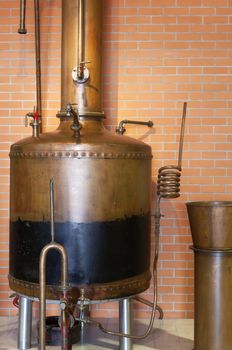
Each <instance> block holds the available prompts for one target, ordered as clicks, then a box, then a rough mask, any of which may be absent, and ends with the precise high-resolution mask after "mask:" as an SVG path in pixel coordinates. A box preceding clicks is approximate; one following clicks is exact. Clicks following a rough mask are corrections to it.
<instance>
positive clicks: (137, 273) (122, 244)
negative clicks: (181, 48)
mask: <svg viewBox="0 0 232 350" xmlns="http://www.w3.org/2000/svg"><path fill="white" fill-rule="evenodd" d="M101 13H102V1H99V0H85V1H81V0H63V1H62V71H61V110H60V112H58V114H57V117H58V118H59V119H60V124H59V127H58V129H57V130H55V131H54V132H49V133H39V128H38V125H39V122H40V119H39V118H40V116H39V117H38V115H37V114H36V117H35V114H34V115H32V122H31V125H32V128H33V136H32V137H27V138H25V139H23V140H20V141H18V142H16V143H15V144H13V145H12V147H11V151H10V160H11V166H10V273H9V283H10V287H11V288H12V289H13V290H14V291H16V292H17V293H19V294H21V295H24V296H27V297H38V296H39V257H40V253H41V251H42V249H43V247H44V246H45V245H47V244H48V243H49V242H50V237H51V236H50V211H49V179H50V178H53V179H54V189H55V198H54V208H55V215H54V218H55V223H54V225H55V241H56V242H57V243H58V244H61V245H62V246H63V247H64V248H65V249H66V251H67V254H68V262H69V265H68V282H69V285H70V286H71V290H70V294H71V295H72V297H73V298H74V299H76V300H77V299H78V298H79V296H80V290H82V291H83V290H84V294H85V297H86V298H88V299H90V300H102V299H111V298H121V297H124V296H130V295H134V294H137V293H140V292H143V291H144V290H146V289H147V288H148V287H149V282H150V277H151V276H150V271H149V266H150V217H151V212H150V192H151V159H152V153H151V148H150V147H149V146H148V145H146V144H145V143H143V142H140V141H137V140H134V139H132V138H129V137H126V136H122V135H116V134H113V133H110V132H109V131H108V130H106V129H105V127H104V125H103V120H104V113H103V111H102V89H101V84H102V71H101V40H102V39H101V26H102V23H101V22H102V15H101ZM36 110H38V108H36ZM30 116H31V115H30ZM60 270H61V261H60V257H59V254H58V252H56V251H54V250H53V251H50V252H49V253H48V256H47V269H46V276H47V286H46V298H48V299H51V300H55V299H59V295H60V291H59V285H60V284H61V281H60V276H61V272H60Z"/></svg>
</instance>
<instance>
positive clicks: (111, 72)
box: [0, 0, 232, 318]
mask: <svg viewBox="0 0 232 350" xmlns="http://www.w3.org/2000/svg"><path fill="white" fill-rule="evenodd" d="M60 3H61V1H55V0H51V1H48V0H47V1H46V0H41V49H42V52H41V54H42V74H43V78H42V97H43V118H44V125H45V126H46V128H45V129H46V130H51V129H54V127H55V125H57V120H56V118H55V114H56V111H57V110H58V109H59V100H60V29H61V28H60V14H61V10H60ZM32 5H33V3H32V1H28V7H29V8H28V11H27V23H28V24H27V27H28V34H27V36H19V35H17V28H18V13H19V1H13V0H7V1H0V230H1V231H0V272H1V273H0V315H9V314H14V313H15V311H14V309H13V307H12V304H11V302H10V301H9V299H8V296H9V294H10V291H9V289H8V285H7V266H8V214H9V212H8V206H9V203H8V198H9V197H8V194H9V159H8V152H9V147H10V145H11V143H13V142H14V141H16V140H18V139H19V138H22V137H24V136H25V135H28V134H30V133H31V130H29V129H26V128H25V127H24V115H25V113H27V112H28V111H31V110H32V109H33V106H34V103H35V102H34V100H35V92H34V91H35V75H34V73H35V69H34V35H33V30H34V29H33V11H32ZM231 6H232V1H231V0H105V1H104V9H105V13H104V73H103V74H104V77H103V79H104V87H105V98H104V110H105V112H106V115H107V121H106V126H107V127H108V128H111V129H112V130H114V128H115V125H116V124H117V123H118V121H119V120H121V119H124V118H128V119H129V118H131V119H136V120H148V119H150V120H152V121H153V122H154V128H153V129H152V130H150V131H149V130H148V129H146V128H145V127H133V126H128V127H127V135H129V136H133V137H135V138H139V139H141V140H143V141H145V142H147V143H149V144H150V145H151V146H152V148H153V153H154V159H153V181H154V183H155V182H156V177H157V170H158V168H159V167H161V166H163V165H167V164H176V163H177V156H178V140H179V131H180V121H181V114H182V107H183V102H184V101H187V102H188V111H187V115H188V117H187V122H186V124H187V125H186V135H185V144H184V153H183V171H182V177H181V197H180V198H179V199H175V200H164V201H162V213H163V214H164V215H165V217H164V218H163V219H162V229H161V242H160V243H161V244H160V261H159V304H160V305H161V306H162V307H163V309H164V312H165V317H170V318H171V317H173V318H175V317H176V318H178V317H183V318H186V317H192V316H193V254H192V252H191V251H190V250H189V245H190V244H191V236H190V230H189V225H188V220H187V216H186V209H185V204H184V203H185V202H186V201H194V200H230V199H231V192H232V180H231V174H232V160H231V158H232V146H231V141H232V136H231V134H232V118H231V106H232V102H231V97H232V93H231V84H232V59H231V54H232V40H231V39H232V24H231V23H232V7H231ZM154 188H155V185H154ZM146 297H148V298H149V299H151V298H152V288H151V290H150V291H149V292H148V293H146ZM135 310H136V315H137V316H138V315H139V316H141V317H145V316H146V317H147V316H148V309H147V308H146V307H143V306H142V307H138V306H136V307H135ZM116 315H117V305H116V304H115V303H111V304H100V305H97V306H96V307H94V308H93V316H106V317H113V316H116Z"/></svg>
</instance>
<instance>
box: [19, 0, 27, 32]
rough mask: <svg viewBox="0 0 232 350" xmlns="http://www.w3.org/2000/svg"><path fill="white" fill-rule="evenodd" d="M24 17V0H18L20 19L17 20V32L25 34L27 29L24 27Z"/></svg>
mask: <svg viewBox="0 0 232 350" xmlns="http://www.w3.org/2000/svg"><path fill="white" fill-rule="evenodd" d="M25 18H26V0H20V21H19V29H18V33H19V34H26V33H27V29H26V27H25Z"/></svg>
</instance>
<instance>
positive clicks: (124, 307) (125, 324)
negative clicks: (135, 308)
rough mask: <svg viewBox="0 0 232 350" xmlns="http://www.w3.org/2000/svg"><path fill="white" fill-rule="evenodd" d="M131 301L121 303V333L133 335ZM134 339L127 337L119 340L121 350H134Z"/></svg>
mask: <svg viewBox="0 0 232 350" xmlns="http://www.w3.org/2000/svg"><path fill="white" fill-rule="evenodd" d="M131 305H132V303H131V299H122V300H120V301H119V331H120V332H122V333H127V334H131V331H132V307H131ZM132 349H133V343H132V339H130V338H126V337H120V338H119V350H132Z"/></svg>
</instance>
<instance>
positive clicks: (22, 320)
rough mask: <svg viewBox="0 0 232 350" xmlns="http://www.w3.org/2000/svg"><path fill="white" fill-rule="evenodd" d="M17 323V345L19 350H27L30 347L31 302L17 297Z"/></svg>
mask: <svg viewBox="0 0 232 350" xmlns="http://www.w3.org/2000/svg"><path fill="white" fill-rule="evenodd" d="M18 317H19V323H18V344H17V347H18V349H20V350H27V349H30V347H31V328H32V300H30V299H28V298H26V297H23V296H20V297H19V316H18Z"/></svg>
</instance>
